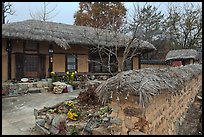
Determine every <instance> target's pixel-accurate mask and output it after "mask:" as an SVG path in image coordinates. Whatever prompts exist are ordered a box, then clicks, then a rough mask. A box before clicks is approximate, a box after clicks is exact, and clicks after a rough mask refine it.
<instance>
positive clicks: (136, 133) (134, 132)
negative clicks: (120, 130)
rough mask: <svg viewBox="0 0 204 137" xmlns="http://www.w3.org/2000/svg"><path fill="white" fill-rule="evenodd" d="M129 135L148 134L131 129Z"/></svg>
mask: <svg viewBox="0 0 204 137" xmlns="http://www.w3.org/2000/svg"><path fill="white" fill-rule="evenodd" d="M128 135H147V134H145V133H143V132H140V131H130V132H129V133H128Z"/></svg>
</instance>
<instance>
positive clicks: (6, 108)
mask: <svg viewBox="0 0 204 137" xmlns="http://www.w3.org/2000/svg"><path fill="white" fill-rule="evenodd" d="M79 92H80V91H79V90H78V91H74V92H70V93H63V94H53V93H49V92H43V93H32V94H24V95H22V96H17V97H5V98H2V135H39V134H40V133H38V132H37V131H36V130H35V128H34V127H35V117H34V108H38V109H42V108H43V107H44V106H46V107H49V106H53V105H55V104H57V103H59V102H62V101H64V100H66V99H72V98H75V97H77V96H78V94H79Z"/></svg>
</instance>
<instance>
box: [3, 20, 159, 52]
mask: <svg viewBox="0 0 204 137" xmlns="http://www.w3.org/2000/svg"><path fill="white" fill-rule="evenodd" d="M97 33H100V34H99V35H97ZM115 36H116V35H115V34H114V33H113V32H110V31H108V30H101V29H97V30H96V28H92V27H85V26H76V25H67V24H62V23H54V22H43V21H38V20H26V21H21V22H14V23H9V24H3V25H2V38H13V39H29V40H37V41H49V42H54V43H56V44H57V45H59V46H61V47H63V48H64V49H67V48H70V45H71V44H83V45H96V44H97V45H103V46H114V45H119V46H124V45H127V40H128V39H129V37H127V36H126V35H123V34H119V35H118V36H117V37H115ZM138 41H139V43H140V44H139V46H138ZM131 46H135V47H138V50H141V51H142V52H150V51H153V50H156V48H155V47H154V46H153V45H152V44H150V43H149V42H146V41H142V40H138V39H136V40H135V41H134V42H133V43H132V45H131Z"/></svg>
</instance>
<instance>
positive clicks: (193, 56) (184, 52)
mask: <svg viewBox="0 0 204 137" xmlns="http://www.w3.org/2000/svg"><path fill="white" fill-rule="evenodd" d="M197 56H198V53H197V51H196V50H194V49H180V50H171V51H169V52H168V53H167V55H166V59H165V61H167V62H170V64H171V66H181V65H187V64H193V63H194V62H195V61H196V60H197Z"/></svg>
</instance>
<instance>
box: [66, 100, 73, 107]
mask: <svg viewBox="0 0 204 137" xmlns="http://www.w3.org/2000/svg"><path fill="white" fill-rule="evenodd" d="M66 105H67V106H70V107H71V106H73V105H74V102H70V101H68V102H66Z"/></svg>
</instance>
